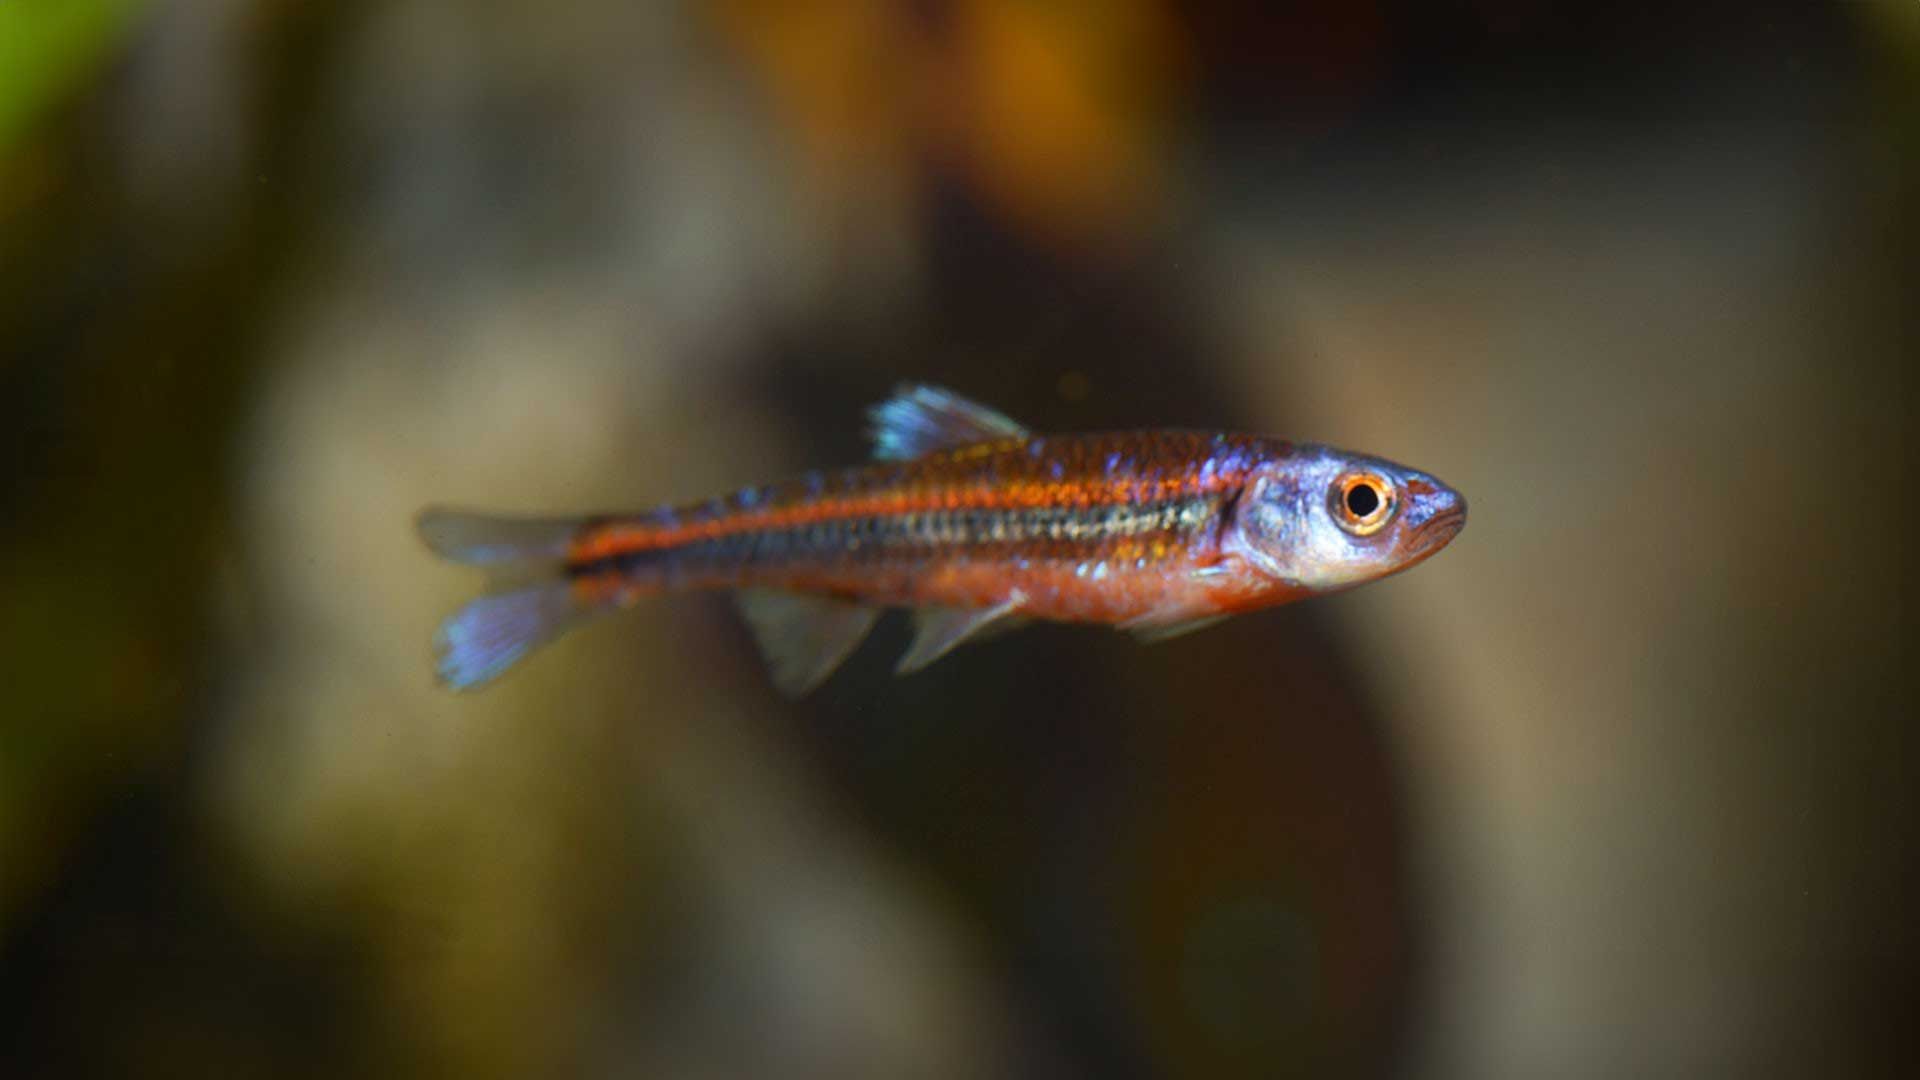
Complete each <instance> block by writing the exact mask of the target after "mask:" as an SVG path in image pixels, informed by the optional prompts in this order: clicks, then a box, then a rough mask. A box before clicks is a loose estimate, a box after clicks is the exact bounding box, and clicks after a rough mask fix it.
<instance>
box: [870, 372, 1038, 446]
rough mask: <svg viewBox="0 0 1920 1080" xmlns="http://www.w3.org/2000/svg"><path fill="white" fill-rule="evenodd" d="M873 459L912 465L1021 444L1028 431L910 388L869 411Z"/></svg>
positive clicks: (939, 392) (929, 390) (959, 400)
mask: <svg viewBox="0 0 1920 1080" xmlns="http://www.w3.org/2000/svg"><path fill="white" fill-rule="evenodd" d="M867 421H868V425H869V426H868V429H867V434H868V435H869V436H870V437H871V438H872V439H873V456H874V457H875V458H878V459H879V460H881V461H906V460H910V459H912V458H917V457H920V456H922V455H925V454H928V453H931V452H933V451H935V450H947V449H951V448H953V447H956V446H970V445H972V444H974V443H982V442H992V441H995V440H998V439H1008V438H1017V437H1019V436H1022V435H1025V434H1026V433H1027V429H1026V428H1025V427H1023V426H1021V425H1020V424H1019V423H1017V422H1016V421H1014V420H1013V419H1011V418H1009V417H1007V416H1005V415H1004V414H1002V413H1000V412H997V411H995V410H993V409H989V408H988V407H986V406H985V405H982V404H980V403H978V402H974V401H969V400H967V399H966V398H963V397H961V396H960V395H959V394H956V393H954V392H953V391H951V390H943V389H941V388H940V387H938V386H927V385H923V384H921V385H915V384H909V385H906V386H902V387H901V388H900V389H899V390H898V391H896V392H895V393H894V395H893V396H892V397H890V398H888V399H887V400H885V401H883V402H881V403H880V404H878V405H875V406H873V407H872V408H870V409H868V410H867Z"/></svg>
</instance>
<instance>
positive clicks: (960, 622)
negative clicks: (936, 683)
mask: <svg viewBox="0 0 1920 1080" xmlns="http://www.w3.org/2000/svg"><path fill="white" fill-rule="evenodd" d="M1019 609H1020V601H1019V600H1018V599H1013V600H1008V601H1007V602H1006V603H1003V604H1000V605H998V606H997V607H990V608H921V609H920V610H918V611H916V612H914V615H913V644H912V645H909V646H907V651H906V654H905V655H903V656H901V657H900V662H899V663H898V664H896V665H894V670H895V671H897V672H899V673H900V674H902V675H905V674H907V673H908V672H912V671H919V670H920V669H921V668H923V667H926V666H927V665H928V664H931V663H933V662H934V661H935V660H938V659H940V658H941V657H943V656H945V655H947V654H948V653H950V652H952V651H953V650H954V649H955V648H958V647H959V646H960V645H962V644H964V643H966V642H968V641H972V640H977V639H979V638H981V637H985V636H991V635H992V634H994V633H998V632H999V631H1002V630H1011V629H1013V628H1014V627H1016V626H1019V625H1020V624H1021V623H1022V622H1024V621H1025V620H1023V619H1021V618H1019V617H1018V615H1017V612H1018V611H1019Z"/></svg>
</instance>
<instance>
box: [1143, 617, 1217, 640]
mask: <svg viewBox="0 0 1920 1080" xmlns="http://www.w3.org/2000/svg"><path fill="white" fill-rule="evenodd" d="M1229 618H1232V616H1231V615H1202V616H1200V617H1199V618H1197V619H1182V620H1181V621H1179V622H1139V621H1135V622H1132V623H1127V624H1125V625H1123V626H1121V629H1122V630H1126V631H1128V632H1129V633H1131V634H1132V635H1133V636H1134V637H1135V638H1138V639H1139V640H1140V641H1141V642H1142V643H1144V644H1149V645H1150V644H1153V643H1155V642H1160V641H1171V640H1173V639H1174V638H1177V637H1185V636H1187V635H1188V634H1191V633H1193V632H1194V631H1196V630H1205V629H1206V628H1207V627H1209V626H1212V625H1213V624H1214V623H1219V622H1225V621H1227V620H1228V619H1229Z"/></svg>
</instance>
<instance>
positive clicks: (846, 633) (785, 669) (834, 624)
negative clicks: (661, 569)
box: [734, 589, 880, 698]
mask: <svg viewBox="0 0 1920 1080" xmlns="http://www.w3.org/2000/svg"><path fill="white" fill-rule="evenodd" d="M734 599H735V602H736V603H737V604H738V605H739V607H740V614H741V615H742V616H744V617H745V618H746V620H747V625H748V626H749V627H751V628H752V629H753V637H754V640H755V641H757V642H759V644H760V653H761V655H762V656H764V657H765V658H766V661H767V670H768V672H769V673H770V674H771V675H772V676H773V684H774V686H776V687H778V688H779V690H780V692H781V693H783V694H786V695H787V696H788V697H796V698H797V697H802V696H805V695H806V694H807V693H808V692H809V691H811V690H813V688H814V687H817V686H819V685H820V684H821V683H823V682H825V681H826V680H827V676H829V675H831V674H833V672H834V669H835V668H838V667H839V666H840V664H841V662H842V661H844V660H845V659H846V658H847V654H849V653H851V652H852V651H853V649H854V646H856V645H859V644H860V639H862V638H864V637H866V636H867V631H869V630H871V629H873V621H874V619H876V618H878V617H879V615H880V613H879V611H877V610H876V609H874V608H870V607H864V606H862V605H859V604H850V603H846V602H845V601H841V600H833V599H830V598H827V597H820V596H808V595H804V594H801V593H791V592H783V591H780V590H777V589H745V590H742V591H741V592H739V593H738V594H736V595H735V597H734Z"/></svg>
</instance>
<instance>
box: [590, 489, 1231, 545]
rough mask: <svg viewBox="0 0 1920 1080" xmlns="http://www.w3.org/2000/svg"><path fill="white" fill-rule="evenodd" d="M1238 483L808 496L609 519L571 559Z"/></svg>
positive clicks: (1143, 497)
mask: <svg viewBox="0 0 1920 1080" xmlns="http://www.w3.org/2000/svg"><path fill="white" fill-rule="evenodd" d="M1238 482H1239V478H1238V477H1237V476H1232V475H1224V474H1223V475H1216V476H1214V477H1212V478H1211V482H1210V483H1207V484H1200V483H1195V482H1190V480H1189V478H1188V477H1185V476H1163V477H1161V478H1159V479H1155V480H1149V479H1144V478H1139V477H1117V478H1112V479H1109V478H1106V477H1100V478H1097V479H1084V480H1083V479H1067V480H1051V479H1048V480H1040V479H1025V478H1023V479H1020V480H1012V481H1006V482H1002V483H998V484H992V485H966V486H932V485H924V484H914V483H913V482H912V481H911V480H910V481H909V484H910V485H911V486H904V487H895V488H892V489H889V490H884V491H874V492H864V493H860V494H854V495H845V496H828V497H823V498H815V499H807V500H805V501H801V502H796V503H791V504H788V505H786V506H773V507H768V508H764V509H755V510H741V511H736V512H733V513H729V514H725V515H721V516H718V517H709V518H704V519H702V520H698V521H690V522H681V523H676V524H672V525H649V524H645V523H641V522H634V521H621V522H610V523H608V524H606V525H604V526H602V527H600V528H598V529H594V530H591V531H589V532H587V533H586V534H585V535H583V536H581V537H580V538H579V539H578V540H576V541H575V542H574V545H573V548H572V550H571V552H570V554H569V558H570V559H571V560H572V561H574V562H576V563H584V562H593V561H597V560H600V559H607V558H613V557H616V556H620V555H626V554H631V553H634V552H640V551H656V550H660V549H663V548H673V547H679V546H681V545H683V544H690V543H696V542H699V541H702V540H713V539H717V538H720V537H723V536H732V535H736V534H739V533H743V532H751V531H754V530H759V529H790V528H794V527H797V526H803V525H814V524H820V523H824V522H830V521H839V520H845V519H853V518H865V517H887V516H893V515H900V514H918V513H930V512H935V511H946V510H1029V509H1037V508H1041V507H1050V506H1059V507H1075V508H1078V507H1092V506H1110V505H1116V504H1144V503H1151V502H1163V501H1170V500H1175V499H1181V498H1192V497H1195V496H1199V495H1210V494H1214V493H1216V492H1220V491H1224V490H1226V489H1227V488H1229V487H1231V486H1233V485H1234V484H1236V483H1238Z"/></svg>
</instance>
